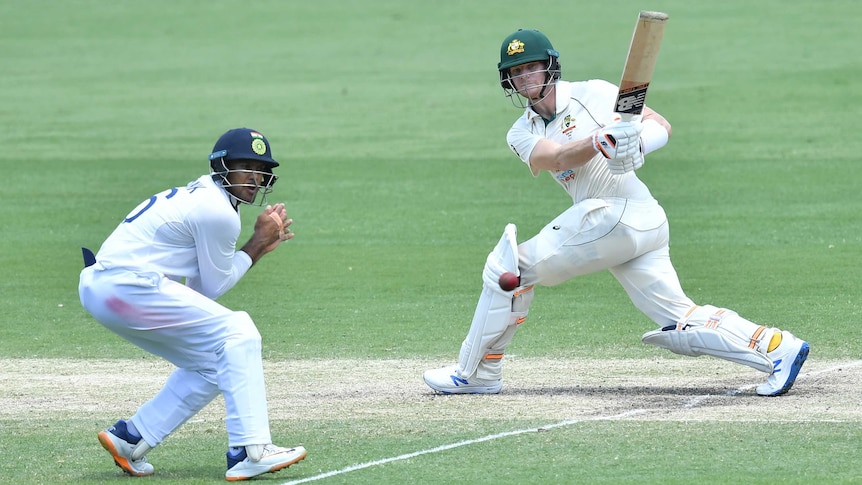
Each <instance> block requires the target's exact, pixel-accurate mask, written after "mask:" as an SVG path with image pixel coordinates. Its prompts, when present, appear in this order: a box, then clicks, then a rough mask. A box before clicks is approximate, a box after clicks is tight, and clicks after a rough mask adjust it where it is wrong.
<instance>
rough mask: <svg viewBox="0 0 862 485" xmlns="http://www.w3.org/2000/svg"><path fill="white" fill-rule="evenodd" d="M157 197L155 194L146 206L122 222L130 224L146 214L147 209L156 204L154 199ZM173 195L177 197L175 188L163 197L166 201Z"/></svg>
mask: <svg viewBox="0 0 862 485" xmlns="http://www.w3.org/2000/svg"><path fill="white" fill-rule="evenodd" d="M159 195H160V194H156V195H154V196H152V197H150V200H149V201H148V202H147V205H145V206H144V207H142V208H141V210H139V211H138V212H136V213H134V214H131V215H129V217H126V218H125V219H123V222H132V221H134V220H135V219H137V218H138V217H140V216H141V214H143V213H144V212H146V211H147V209H149V208H150V207H152V206H153V204H155V203H156V199H157V198H158V196H159ZM175 195H177V188H176V187H174V188H172V189H171V190H169V191H168V195H166V196H165V198H166V199H170V198H171V197H173V196H175Z"/></svg>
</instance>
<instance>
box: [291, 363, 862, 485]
mask: <svg viewBox="0 0 862 485" xmlns="http://www.w3.org/2000/svg"><path fill="white" fill-rule="evenodd" d="M860 365H862V360H857V361H855V362H848V363H846V364H840V365H836V366H833V367H829V368H826V369H821V370H816V371H811V372H806V373H805V374H801V375H799V376H797V377H796V379H797V380H799V379H804V378H806V377H812V376H817V375H820V374H828V373H830V372H834V371H836V370H841V369H845V368H849V367H858V366H860ZM755 387H757V384H749V385H745V386H742V387H738V388H736V389H734V390H732V391H727V392H726V393H725V394H724V395H725V396H734V395H736V394H739V393H741V392H744V391H747V390H749V389H753V388H755ZM710 397H714V396H713V395H711V394H706V395H704V396H697V397H694V398H692V399H690V400H689V401H688V402H687V403H686V404H685V405H683V407H684V408H693V407H695V406H697V405H698V404H700V403H702V402H703V401H705V400H707V399H709V398H710ZM653 411H657V410H653ZM649 412H650V411H649V410H646V409H635V410H633V411H628V412H625V413H622V414H616V415H614V416H599V417H596V418H582V419H570V420H566V421H560V422H559V423H554V424H548V425H545V426H539V427H538V428H529V429H519V430H515V431H507V432H505V433H499V434H493V435H489V436H483V437H481V438H476V439H472V440H467V441H460V442H458V443H452V444H449V445H443V446H438V447H436V448H431V449H428V450H422V451H415V452H413V453H407V454H406V455H400V456H395V457H392V458H384V459H382V460H377V461H369V462H366V463H360V464H358V465H352V466H349V467H347V468H342V469H341V470H335V471H331V472H326V473H321V474H320V475H315V476H312V477H306V478H302V479H299V480H292V481H289V482H284V483H283V484H282V485H297V484H300V483H307V482H314V481H317V480H322V479H324V478H329V477H334V476H336V475H343V474H345V473H350V472H353V471H356V470H362V469H364V468H370V467H373V466H377V465H383V464H386V463H391V462H393V461H401V460H406V459H408V458H414V457H417V456H420V455H428V454H431V453H439V452H441V451H446V450H451V449H453V448H459V447H461V446H467V445H473V444H476V443H482V442H484V441H492V440H496V439H500V438H506V437H508V436H515V435H519V434H525V433H537V432H539V431H546V430H549V429H553V428H562V427H564V426H570V425H573V424H577V423H583V422H584V421H611V420H614V419H623V418H628V417H630V416H635V415H638V414H645V413H649Z"/></svg>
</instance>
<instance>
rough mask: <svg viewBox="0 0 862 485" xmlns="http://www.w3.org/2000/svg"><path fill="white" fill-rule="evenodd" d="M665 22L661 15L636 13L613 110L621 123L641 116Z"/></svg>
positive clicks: (660, 13)
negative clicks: (635, 21)
mask: <svg viewBox="0 0 862 485" xmlns="http://www.w3.org/2000/svg"><path fill="white" fill-rule="evenodd" d="M667 19H668V15H667V14H666V13H663V12H652V11H646V10H643V11H641V12H640V14H638V20H637V23H636V24H635V29H634V33H633V34H632V41H631V43H630V44H629V53H628V55H627V56H626V63H625V67H623V77H622V80H621V81H620V90H619V93H618V94H617V102H616V106H615V107H614V111H615V112H617V113H619V114H620V116H621V117H622V119H623V120H630V119H632V118H633V117H634V116H637V115H640V114H641V113H643V109H644V105H645V103H646V95H647V89H648V88H649V84H650V81H651V80H652V74H653V70H654V69H655V65H656V60H657V59H658V52H659V48H660V47H661V39H662V37H663V36H664V27H665V24H667Z"/></svg>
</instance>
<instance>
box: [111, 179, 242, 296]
mask: <svg viewBox="0 0 862 485" xmlns="http://www.w3.org/2000/svg"><path fill="white" fill-rule="evenodd" d="M240 226H241V221H240V217H239V212H238V210H237V209H235V208H234V206H233V204H232V203H231V197H230V195H229V194H228V192H227V191H226V190H225V189H224V188H223V187H221V185H218V184H216V183H215V182H214V181H213V180H212V176H211V175H203V176H201V177H200V178H198V179H197V180H194V181H192V182H189V184H188V185H186V186H185V187H175V188H172V189H168V190H165V191H164V192H160V193H158V194H156V195H154V196H152V197H150V198H149V199H148V200H145V201H143V202H141V204H139V205H138V206H137V207H135V209H134V210H132V212H130V213H129V215H127V216H126V218H125V219H124V220H123V222H121V223H120V225H119V226H117V228H116V229H115V230H114V232H113V233H111V235H110V236H108V239H107V240H105V242H104V243H103V244H102V247H101V248H100V249H99V252H98V254H97V255H96V261H97V265H99V266H101V268H102V269H113V268H124V269H128V270H130V271H152V272H157V273H161V274H163V275H165V276H167V277H168V278H170V279H172V280H175V281H181V280H182V279H183V278H185V279H186V285H188V286H189V287H191V288H193V289H195V290H196V291H198V292H200V293H202V294H204V295H205V296H207V297H209V298H212V299H215V298H217V297H219V296H221V295H222V294H224V293H225V292H226V291H228V290H229V289H231V288H233V286H234V285H235V284H236V283H237V281H239V279H240V278H242V276H243V275H244V274H245V273H246V272H247V271H248V269H249V268H251V264H252V261H251V257H250V256H249V255H248V254H246V253H244V252H242V251H236V241H237V238H238V237H239V233H240ZM97 268H98V266H97Z"/></svg>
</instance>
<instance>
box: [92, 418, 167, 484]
mask: <svg viewBox="0 0 862 485" xmlns="http://www.w3.org/2000/svg"><path fill="white" fill-rule="evenodd" d="M99 443H101V445H102V448H104V449H106V450H108V453H110V454H111V456H112V457H113V458H114V463H116V465H117V466H118V467H120V468H122V469H123V471H124V472H126V473H128V474H129V475H133V476H136V477H146V476H149V475H152V474H153V471H154V469H153V465H150V464H149V463H147V457H146V456H144V455H145V454H146V453H147V452H148V451H150V445H148V444H147V442H146V441H144V440H143V439H142V438H140V437H133V436H132V435H130V434H129V431H128V428H127V427H126V422H125V421H124V420H122V419H121V420H119V421H117V422H116V424H114V425H113V426H111V427H110V428H108V429H106V430H105V431H102V432H100V433H99ZM132 456H135V457H136V458H135V459H133V458H132Z"/></svg>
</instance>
